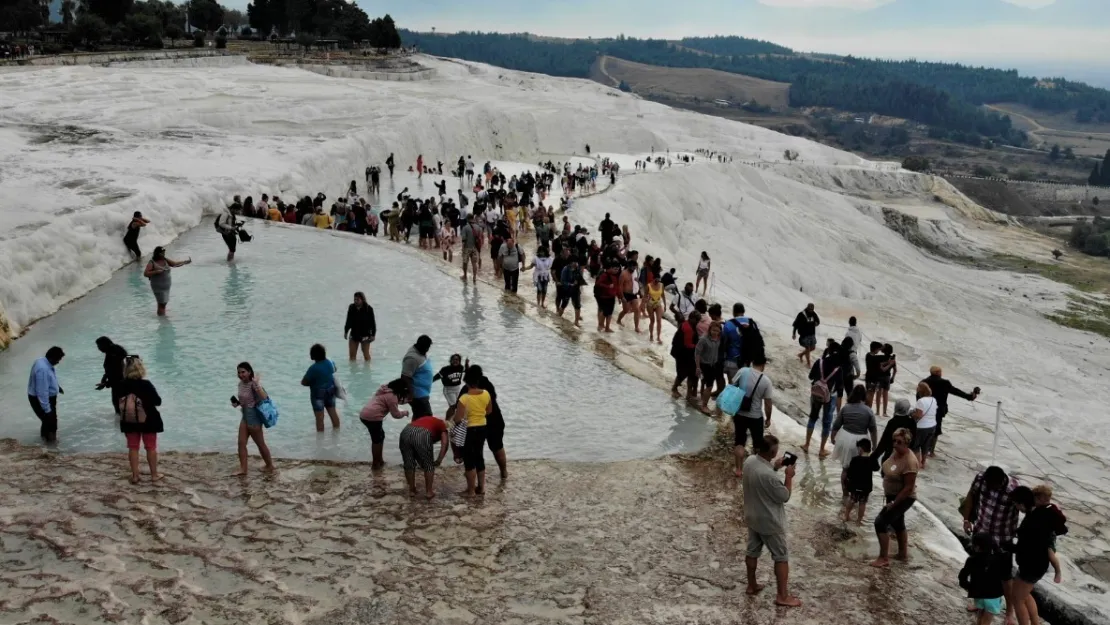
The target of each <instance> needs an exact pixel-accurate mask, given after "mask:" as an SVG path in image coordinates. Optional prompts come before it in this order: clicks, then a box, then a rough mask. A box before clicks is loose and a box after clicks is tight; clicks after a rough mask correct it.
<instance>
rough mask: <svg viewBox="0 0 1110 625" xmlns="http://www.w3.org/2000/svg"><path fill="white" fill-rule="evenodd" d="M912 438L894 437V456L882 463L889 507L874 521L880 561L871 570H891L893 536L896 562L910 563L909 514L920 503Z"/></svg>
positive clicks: (906, 433) (906, 434)
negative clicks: (911, 448) (911, 446)
mask: <svg viewBox="0 0 1110 625" xmlns="http://www.w3.org/2000/svg"><path fill="white" fill-rule="evenodd" d="M912 440H913V437H912V436H911V435H910V431H909V430H907V429H901V430H898V431H897V432H895V433H894V436H893V444H894V453H893V454H892V455H891V456H890V458H888V459H887V460H886V462H884V463H883V495H884V496H885V497H886V505H885V506H883V509H882V510H880V511H879V514H878V516H876V517H875V533H876V534H877V535H878V537H879V557H878V558H876V559H875V561H874V562H872V563H871V566H874V567H878V568H886V567H888V566H890V535H891V534H894V535H895V536H896V537H897V538H898V553H897V554H895V555H894V558H895V559H897V560H909V559H910V555H909V548H910V547H909V535H908V534H907V533H906V512H907V511H908V510H909V509H910V508H911V507H913V504H914V502H916V501H917V472H918V470H919V468H920V467H919V465H918V463H917V456H916V455H914V453H913V452H912V451H911V450H910V443H911V442H912Z"/></svg>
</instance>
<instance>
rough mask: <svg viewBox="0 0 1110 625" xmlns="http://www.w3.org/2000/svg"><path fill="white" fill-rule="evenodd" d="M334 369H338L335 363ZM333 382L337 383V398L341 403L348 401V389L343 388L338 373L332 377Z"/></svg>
mask: <svg viewBox="0 0 1110 625" xmlns="http://www.w3.org/2000/svg"><path fill="white" fill-rule="evenodd" d="M331 366H332V369H338V367H336V366H335V362H332V363H331ZM331 379H332V382H334V383H335V398H336V399H338V400H341V401H347V387H345V386H343V382H342V381H341V380H340V379H339V374H338V372H334V373H332V375H331Z"/></svg>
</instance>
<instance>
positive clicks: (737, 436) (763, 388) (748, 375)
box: [730, 354, 775, 477]
mask: <svg viewBox="0 0 1110 625" xmlns="http://www.w3.org/2000/svg"><path fill="white" fill-rule="evenodd" d="M766 369H767V358H766V357H765V356H763V355H762V354H759V355H756V357H755V359H754V360H752V365H751V367H745V368H743V369H741V370H740V371H738V372H736V376H735V377H734V378H733V379H732V380H730V382H732V383H733V384H735V385H736V386H739V387H741V388H743V389H744V401H742V402H741V403H740V409H739V410H737V411H736V414H735V415H733V416H732V430H733V441H732V444H733V447H732V455H733V457H734V459H735V460H736V468H735V472H736V477H744V458H745V456H746V455H747V450H745V448H744V446H745V445H747V444H748V434H749V433H751V436H752V448H753V449H754V448H755V446H756V445H757V444H758V443H759V441H761V440H763V434H764V432H765V431H766V430H767V428H770V427H771V413H772V412H774V403H773V402H772V401H771V400H772V399H773V398H774V392H775V388H774V384H773V383H772V382H771V378H769V377H767V375H766V373H764V372H765V371H766ZM749 399H750V401H749ZM757 453H758V452H757Z"/></svg>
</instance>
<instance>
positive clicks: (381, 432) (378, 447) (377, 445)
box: [358, 378, 416, 492]
mask: <svg viewBox="0 0 1110 625" xmlns="http://www.w3.org/2000/svg"><path fill="white" fill-rule="evenodd" d="M408 401H409V383H408V382H406V381H404V380H402V379H400V378H398V379H396V380H393V381H392V382H390V383H389V384H383V385H382V386H381V388H379V389H378V392H377V393H374V396H373V397H371V398H370V401H369V402H367V403H366V406H364V407H363V408H362V412H360V413H359V415H358V418H359V420H361V421H362V424H363V425H365V426H366V429H367V430H368V431H369V432H370V453H371V456H372V457H373V462H372V463H371V464H370V468H371V469H373V470H375V471H376V470H378V469H381V468H382V467H384V466H385V460H384V459H383V458H382V449H383V447H384V446H385V429H384V428H382V421H384V420H385V415H387V414H389V415H391V416H392V417H393V418H394V419H404V418H405V417H407V416H409V411H408V410H401V404H404V403H406V402H408ZM405 472H406V473H408V463H405ZM409 485H410V486H411V485H412V480H409ZM413 492H416V491H415V487H413Z"/></svg>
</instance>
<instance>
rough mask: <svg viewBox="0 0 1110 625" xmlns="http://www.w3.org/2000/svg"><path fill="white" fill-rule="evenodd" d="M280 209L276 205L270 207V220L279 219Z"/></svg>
mask: <svg viewBox="0 0 1110 625" xmlns="http://www.w3.org/2000/svg"><path fill="white" fill-rule="evenodd" d="M281 220H282V219H281V211H279V210H278V209H277V208H276V207H272V208H270V221H281Z"/></svg>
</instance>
